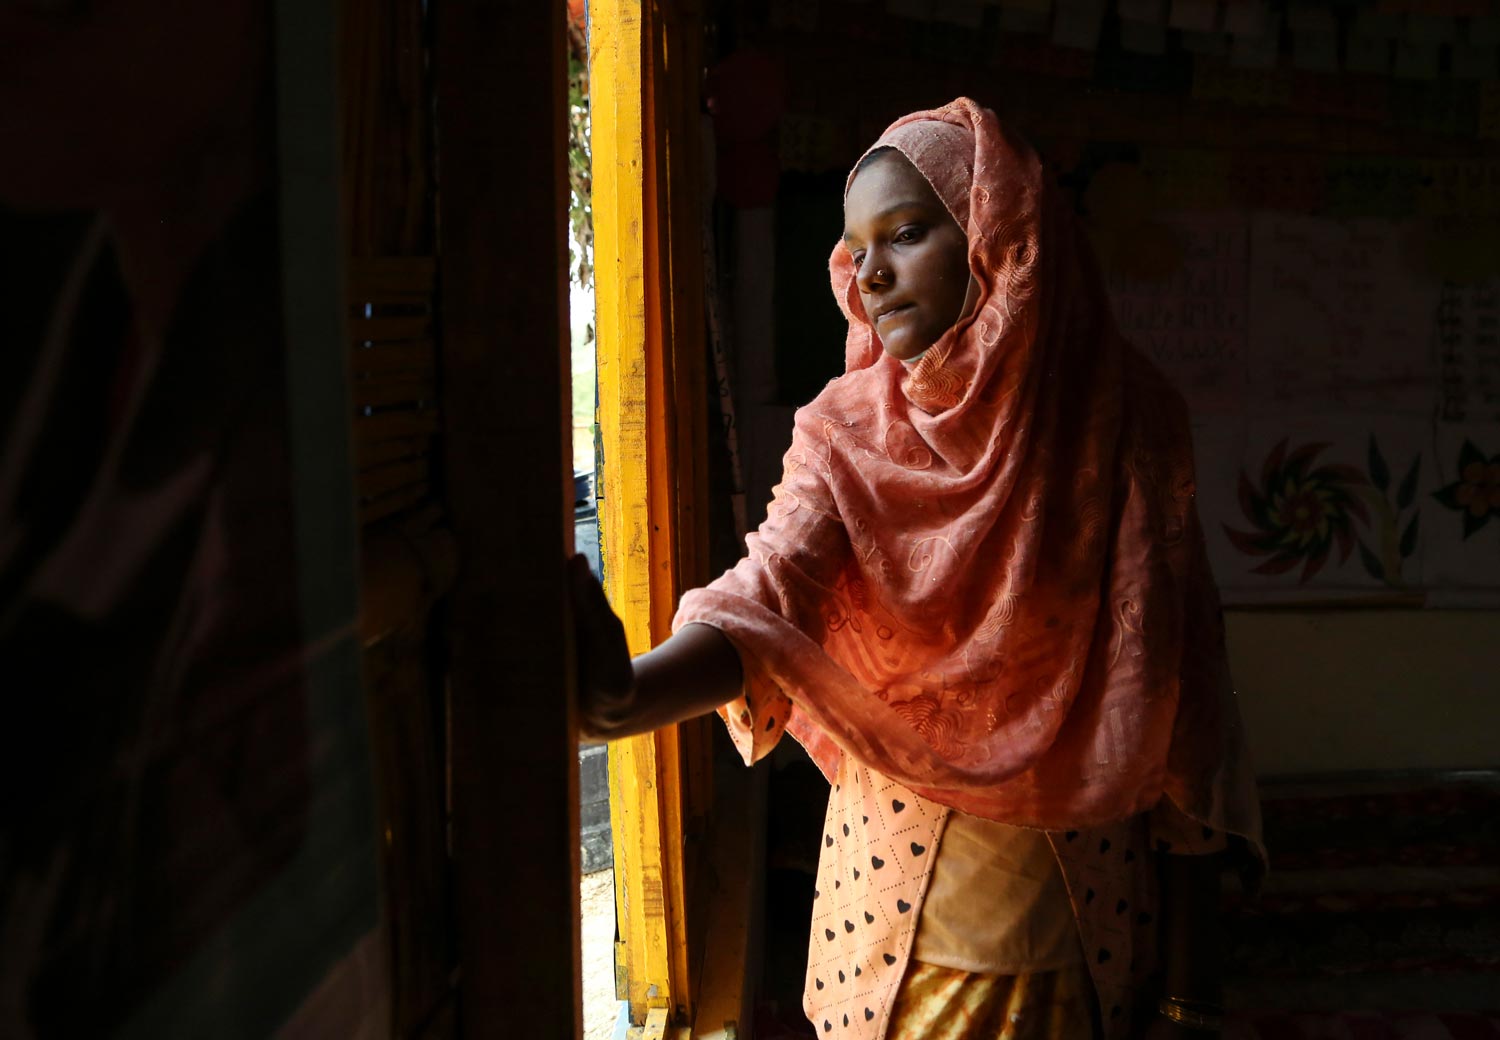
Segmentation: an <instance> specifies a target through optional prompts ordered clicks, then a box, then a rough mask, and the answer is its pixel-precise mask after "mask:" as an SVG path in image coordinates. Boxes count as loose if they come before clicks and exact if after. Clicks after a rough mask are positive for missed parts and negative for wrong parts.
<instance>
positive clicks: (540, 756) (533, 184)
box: [433, 0, 582, 1037]
mask: <svg viewBox="0 0 1500 1040" xmlns="http://www.w3.org/2000/svg"><path fill="white" fill-rule="evenodd" d="M563 15H564V10H563V7H562V6H561V5H553V4H536V3H521V2H518V0H502V2H495V0H440V2H439V3H437V4H435V5H434V55H433V70H434V77H435V82H436V93H437V98H436V108H437V122H438V126H437V140H438V142H439V149H440V155H439V169H440V170H441V188H440V192H439V222H440V226H441V227H442V257H441V262H442V271H443V277H442V279H441V293H440V301H441V313H440V322H439V324H440V327H441V328H442V344H441V348H440V371H441V377H442V384H443V386H444V388H445V394H444V401H443V415H444V427H443V429H444V446H445V449H446V454H445V460H446V466H445V474H446V478H447V480H446V483H447V488H448V505H449V507H450V509H451V515H452V519H453V529H454V534H455V538H456V540H457V549H458V555H459V559H461V560H462V561H463V563H462V569H461V572H460V574H459V577H458V580H457V582H456V583H455V585H454V590H453V594H452V597H451V607H450V611H451V619H452V620H451V633H452V640H451V656H450V668H451V672H450V683H451V686H450V688H451V697H452V714H451V723H452V759H451V761H452V806H453V808H452V812H453V817H452V819H453V880H454V918H455V920H456V922H457V928H458V956H459V970H460V972H461V982H460V996H459V1012H458V1014H459V1029H460V1031H461V1033H462V1035H463V1036H464V1037H492V1036H493V1037H519V1036H526V1037H532V1036H535V1037H570V1036H578V1035H579V1034H580V1033H581V1029H582V1023H581V997H580V990H579V922H578V763H577V730H576V726H575V724H574V720H573V689H572V674H573V667H572V655H571V650H572V640H571V622H570V618H569V613H568V604H567V601H566V582H565V580H564V578H565V571H564V565H565V557H566V555H567V553H568V552H569V551H571V547H572V509H571V506H572V480H571V475H570V470H571V466H570V458H571V446H570V444H569V436H570V434H569V430H570V404H571V398H570V391H569V371H568V370H569V363H568V362H569V358H568V337H567V246H566V234H567V226H566V214H567V196H566V184H567V176H566V170H567V167H566V112H565V107H566V97H567V91H566V62H565V51H564V22H563ZM507 41H524V45H522V46H514V47H507V46H506V43H507ZM502 52H503V56H502ZM497 56H500V57H497Z"/></svg>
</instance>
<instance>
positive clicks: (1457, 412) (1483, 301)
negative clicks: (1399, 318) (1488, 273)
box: [1437, 278, 1500, 422]
mask: <svg viewBox="0 0 1500 1040" xmlns="http://www.w3.org/2000/svg"><path fill="white" fill-rule="evenodd" d="M1437 332H1438V342H1437V349H1438V367H1439V371H1440V373H1441V378H1440V381H1439V383H1438V393H1439V403H1438V416H1439V418H1441V419H1443V420H1444V421H1445V422H1463V421H1470V422H1474V421H1477V422H1500V278H1491V279H1488V280H1486V281H1484V282H1481V283H1479V284H1477V285H1457V284H1451V283H1450V284H1448V285H1444V286H1443V288H1442V291H1441V296H1440V301H1439V306H1438V317H1437Z"/></svg>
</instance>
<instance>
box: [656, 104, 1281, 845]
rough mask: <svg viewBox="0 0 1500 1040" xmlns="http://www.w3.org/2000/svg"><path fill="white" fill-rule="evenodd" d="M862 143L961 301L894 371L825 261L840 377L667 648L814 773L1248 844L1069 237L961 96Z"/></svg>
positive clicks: (1165, 523)
mask: <svg viewBox="0 0 1500 1040" xmlns="http://www.w3.org/2000/svg"><path fill="white" fill-rule="evenodd" d="M938 124H948V125H946V126H942V125H938ZM881 146H891V147H895V148H897V149H899V150H900V151H902V153H903V154H905V155H906V156H907V158H908V159H910V160H911V161H912V164H913V165H914V166H916V167H917V169H918V170H919V171H921V172H922V173H923V175H924V176H926V177H927V179H928V181H929V182H930V183H932V185H933V187H934V189H935V190H936V191H937V193H938V196H939V197H940V198H941V199H943V201H944V203H945V204H946V205H947V206H948V208H949V210H950V211H951V212H953V213H954V215H955V217H956V218H957V219H958V220H959V221H960V225H961V226H963V227H964V228H965V230H966V231H967V233H968V239H969V264H970V270H971V271H972V273H973V275H974V277H975V278H976V279H977V280H978V282H979V285H980V287H981V290H982V291H981V295H980V302H979V305H978V306H977V307H976V308H975V309H973V311H972V313H971V314H970V316H968V317H966V318H964V319H962V320H960V321H959V322H958V324H957V325H955V326H954V328H953V329H951V330H950V331H949V332H948V333H947V334H946V335H945V336H944V337H943V338H942V339H941V340H939V341H938V342H937V343H936V344H934V345H933V347H932V348H931V349H929V350H928V351H927V353H926V354H925V355H923V357H922V358H921V360H920V361H918V362H916V363H915V364H912V365H911V366H910V367H907V366H906V365H903V364H902V362H900V361H898V360H896V359H895V358H892V357H890V356H888V355H886V354H885V353H884V352H883V350H882V349H881V346H880V342H879V340H878V339H877V338H876V335H875V330H874V329H873V327H872V326H871V324H870V322H869V321H868V320H867V318H866V316H865V313H864V310H863V308H862V306H861V304H860V300H859V292H858V290H857V288H856V286H855V284H854V268H853V264H852V262H851V260H850V257H849V254H848V252H847V251H846V250H845V248H844V247H843V245H842V244H839V245H836V246H835V247H834V250H833V255H832V257H831V258H830V260H829V270H830V273H831V276H832V282H833V291H834V295H835V297H836V298H837V299H838V302H839V305H840V307H841V308H842V309H843V310H844V313H845V315H846V317H847V318H848V320H849V335H848V340H847V343H846V350H845V356H846V371H845V373H844V375H842V376H841V377H839V378H837V379H835V380H833V381H832V382H830V383H829V384H828V386H827V387H826V388H825V389H824V390H823V392H822V393H820V394H819V395H818V397H817V398H816V399H815V400H814V401H813V402H812V403H811V404H809V405H807V406H806V407H804V408H802V409H800V410H799V411H798V412H797V415H796V420H795V427H794V431H793V434H792V445H791V448H790V450H789V451H788V452H787V454H786V457H785V474H784V477H783V480H782V483H781V484H780V486H779V487H778V488H777V489H776V495H775V499H774V501H773V502H772V504H771V507H770V512H769V516H768V518H767V520H766V522H765V523H764V524H763V525H762V526H761V528H760V530H759V531H758V532H756V533H754V534H752V535H750V536H749V538H748V539H747V546H748V549H749V553H748V555H747V556H746V557H745V559H743V560H742V561H741V562H740V563H739V564H738V565H737V566H736V567H735V568H734V569H732V570H730V571H728V572H726V573H725V574H724V575H723V576H722V577H720V578H719V579H718V580H717V581H715V582H713V583H712V584H711V585H709V586H708V587H707V588H704V589H698V590H695V591H693V592H690V593H688V594H687V595H686V596H684V597H683V599H682V603H681V606H680V609H679V611H678V614H677V617H676V620H675V622H674V626H675V627H680V626H682V625H684V624H688V623H690V622H702V623H706V624H709V625H713V626H715V627H717V628H719V629H720V630H722V631H723V632H724V633H725V635H726V636H727V637H728V638H729V639H730V640H731V642H733V643H734V645H735V646H736V648H737V649H738V650H739V651H740V655H741V658H742V660H743V661H744V665H745V673H746V694H747V696H749V697H751V698H752V700H753V701H754V703H755V704H756V705H757V706H761V705H762V703H763V702H770V701H775V700H782V699H786V700H787V701H788V703H787V704H786V710H785V714H786V715H787V716H789V717H788V718H787V719H786V726H787V728H788V729H789V730H790V731H791V733H792V734H793V736H795V737H796V738H797V739H798V740H799V741H801V742H802V744H803V745H804V746H805V747H806V748H807V750H808V752H809V753H810V754H811V755H812V757H813V759H814V761H816V762H817V763H818V765H819V767H820V768H821V769H822V770H823V771H824V773H825V774H826V775H828V776H830V777H831V776H832V775H833V774H834V772H835V770H836V768H837V765H838V759H839V756H840V755H841V754H845V753H847V754H850V755H853V756H854V757H855V758H856V759H857V760H859V761H861V762H863V763H865V764H867V765H869V766H870V767H872V768H874V769H875V770H877V771H878V772H881V773H884V774H885V775H887V776H890V777H892V778H894V779H896V780H898V781H899V782H901V783H902V784H905V785H907V786H908V787H911V788H912V789H914V790H916V791H917V792H919V793H920V794H922V795H924V796H926V797H928V798H931V799H933V800H935V801H937V802H940V803H942V804H944V805H948V806H951V807H953V808H955V809H958V810H961V811H963V812H967V813H971V814H974V815H979V816H984V817H988V818H991V819H995V820H1001V821H1004V822H1007V823H1013V824H1019V825H1025V826H1032V827H1040V828H1045V829H1049V830H1062V829H1067V828H1073V827H1086V826H1092V825H1096V824H1099V823H1103V822H1108V821H1113V820H1117V819H1121V818H1124V817H1126V816H1129V815H1132V814H1134V813H1136V812H1141V811H1144V810H1146V809H1149V808H1151V807H1152V806H1153V805H1155V804H1156V803H1157V801H1158V800H1159V799H1160V798H1161V797H1162V795H1163V794H1167V795H1169V796H1170V797H1171V798H1172V800H1173V801H1174V802H1175V803H1176V804H1177V805H1178V806H1179V807H1180V808H1181V809H1182V810H1184V811H1185V812H1187V813H1188V814H1189V815H1191V816H1194V817H1196V818H1197V819H1199V820H1201V821H1203V822H1204V823H1206V824H1209V825H1211V826H1214V827H1218V828H1223V829H1227V830H1230V831H1233V832H1236V833H1239V834H1242V835H1246V836H1248V837H1251V838H1252V839H1254V840H1256V841H1257V842H1258V838H1259V815H1258V806H1257V803H1256V798H1255V793H1254V786H1253V780H1252V777H1251V773H1250V768H1249V762H1248V758H1247V757H1246V754H1245V747H1244V740H1243V736H1242V733H1241V728H1240V722H1239V713H1238V708H1237V706H1236V703H1235V698H1234V693H1233V690H1232V689H1231V687H1230V685H1229V678H1228V670H1227V667H1226V659H1225V650H1224V640H1223V629H1222V624H1221V616H1220V612H1219V607H1218V601H1217V594H1216V592H1215V589H1214V586H1213V581H1212V577H1211V575H1210V574H1209V570H1208V564H1207V560H1206V558H1205V555H1204V546H1203V537H1202V534H1201V532H1200V530H1199V527H1198V520H1197V516H1196V511H1195V509H1194V505H1193V491H1194V489H1193V465H1192V449H1191V444H1190V439H1189V426H1188V415H1187V411H1186V408H1185V406H1184V404H1183V402H1182V399H1181V397H1180V396H1179V395H1178V394H1177V393H1176V392H1175V391H1174V390H1173V389H1172V388H1171V387H1170V386H1169V385H1168V384H1167V383H1166V381H1165V380H1164V379H1163V378H1162V376H1161V375H1160V374H1159V373H1158V372H1157V371H1156V370H1155V369H1154V368H1153V367H1152V366H1151V365H1150V364H1149V363H1148V362H1147V361H1146V360H1145V359H1144V358H1143V357H1142V356H1141V355H1140V354H1138V353H1137V352H1136V351H1135V350H1134V349H1132V348H1131V347H1130V346H1129V345H1128V344H1126V343H1125V342H1124V341H1123V340H1122V339H1121V338H1120V335H1119V333H1118V332H1117V330H1116V328H1115V324H1114V321H1113V318H1112V316H1111V314H1110V308H1109V303H1108V300H1107V298H1106V296H1105V293H1104V289H1103V286H1102V283H1101V281H1100V278H1099V275H1098V273H1097V271H1096V270H1095V267H1094V264H1093V261H1092V257H1091V253H1090V250H1089V249H1088V247H1087V245H1086V243H1085V241H1084V239H1083V236H1082V233H1081V231H1080V230H1079V229H1078V228H1077V227H1076V225H1075V224H1074V222H1073V220H1072V217H1071V214H1070V213H1069V212H1068V210H1067V207H1066V206H1065V204H1064V202H1063V200H1062V199H1061V198H1059V196H1058V193H1057V192H1056V190H1055V189H1054V188H1053V187H1052V186H1051V185H1050V184H1049V183H1048V181H1047V179H1046V177H1045V176H1044V174H1043V170H1042V166H1041V163H1040V161H1039V160H1038V158H1037V157H1036V155H1035V154H1034V153H1033V152H1032V151H1031V149H1030V148H1029V147H1028V146H1027V145H1026V144H1024V143H1023V142H1022V141H1020V140H1019V139H1017V138H1015V137H1013V136H1011V135H1009V134H1007V133H1006V132H1005V131H1004V130H1002V129H1001V127H1000V126H999V124H998V122H997V121H996V119H995V116H994V114H993V113H992V112H990V111H988V110H987V109H984V108H981V107H980V106H978V105H977V104H975V103H974V102H972V101H970V100H968V99H966V98H960V99H959V100H957V101H954V102H953V103H951V104H949V105H947V106H945V107H943V108H941V109H938V110H935V111H932V112H919V113H915V114H913V115H910V116H906V117H904V118H903V119H900V120H897V122H895V123H894V124H892V126H891V127H890V129H888V130H887V131H886V133H885V135H883V136H882V138H881V140H880V141H879V142H877V144H876V146H875V147H881ZM872 150H873V149H872Z"/></svg>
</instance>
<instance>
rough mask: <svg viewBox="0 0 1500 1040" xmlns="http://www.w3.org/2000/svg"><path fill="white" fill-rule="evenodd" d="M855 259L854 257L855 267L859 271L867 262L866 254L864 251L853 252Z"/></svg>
mask: <svg viewBox="0 0 1500 1040" xmlns="http://www.w3.org/2000/svg"><path fill="white" fill-rule="evenodd" d="M853 259H854V269H855V270H856V271H858V270H859V268H860V265H861V264H863V263H864V262H865V254H863V253H854V254H853Z"/></svg>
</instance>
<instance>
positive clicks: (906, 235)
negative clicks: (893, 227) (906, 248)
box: [892, 227, 922, 242]
mask: <svg viewBox="0 0 1500 1040" xmlns="http://www.w3.org/2000/svg"><path fill="white" fill-rule="evenodd" d="M921 237H922V232H921V229H920V228H911V227H904V228H902V229H901V230H900V231H897V232H896V237H895V238H894V239H892V241H893V242H915V241H916V240H917V239H919V238H921Z"/></svg>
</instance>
